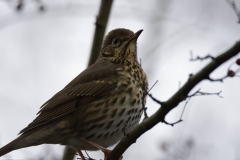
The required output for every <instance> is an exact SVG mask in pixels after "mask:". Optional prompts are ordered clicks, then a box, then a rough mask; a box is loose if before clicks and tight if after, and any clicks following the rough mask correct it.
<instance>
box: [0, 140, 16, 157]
mask: <svg viewBox="0 0 240 160" xmlns="http://www.w3.org/2000/svg"><path fill="white" fill-rule="evenodd" d="M20 137H21V136H20ZM18 142H19V137H18V138H16V139H15V140H13V141H12V142H10V143H8V144H7V145H5V146H3V147H2V148H0V157H1V156H3V155H5V154H7V153H9V152H11V151H13V150H16V149H19V147H17V145H16V144H18ZM20 148H21V147H20Z"/></svg>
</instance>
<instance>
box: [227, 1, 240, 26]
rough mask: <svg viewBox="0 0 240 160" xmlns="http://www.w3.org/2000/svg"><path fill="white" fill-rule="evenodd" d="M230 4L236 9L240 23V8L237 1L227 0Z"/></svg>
mask: <svg viewBox="0 0 240 160" xmlns="http://www.w3.org/2000/svg"><path fill="white" fill-rule="evenodd" d="M227 2H228V4H229V5H230V7H231V8H232V9H233V10H234V12H235V13H236V15H237V18H238V21H237V22H238V23H240V10H239V9H238V7H237V5H236V2H235V0H232V1H231V0H227Z"/></svg>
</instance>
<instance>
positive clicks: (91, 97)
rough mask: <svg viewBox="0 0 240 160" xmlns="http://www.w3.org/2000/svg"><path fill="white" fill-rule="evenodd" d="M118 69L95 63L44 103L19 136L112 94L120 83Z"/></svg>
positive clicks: (108, 63) (114, 66)
mask: <svg viewBox="0 0 240 160" xmlns="http://www.w3.org/2000/svg"><path fill="white" fill-rule="evenodd" d="M109 65H110V66H109ZM109 67H110V69H109ZM116 68H117V67H116V65H114V64H111V63H110V62H104V63H103V62H102V63H101V65H100V64H99V63H95V64H94V65H92V66H90V67H89V68H87V69H86V70H85V71H83V72H82V73H80V74H79V75H78V76H77V77H76V78H75V79H73V80H72V81H71V82H70V83H69V84H68V85H67V86H66V87H65V88H64V89H63V90H61V91H60V92H58V93H57V94H55V95H54V96H53V97H52V98H51V99H49V100H48V101H47V102H46V103H44V104H43V105H42V107H41V109H40V111H39V112H38V114H39V115H38V117H36V118H35V119H34V120H33V122H31V123H30V124H29V125H28V126H27V127H26V128H24V129H23V130H21V131H20V133H19V134H22V133H25V132H27V131H29V130H32V129H33V128H36V127H39V126H42V125H44V124H48V123H49V122H52V121H55V120H58V119H59V118H62V117H63V116H66V115H68V114H70V113H72V112H74V111H76V110H77V109H79V108H81V107H84V106H85V105H86V104H89V103H91V102H93V101H95V100H97V99H99V98H100V97H102V96H104V95H107V94H110V93H112V92H113V91H114V90H115V89H116V88H117V83H118V79H117V77H116V74H117V73H116ZM110 77H111V78H110ZM76 103H77V105H76Z"/></svg>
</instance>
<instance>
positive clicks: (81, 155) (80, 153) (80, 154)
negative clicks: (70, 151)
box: [77, 150, 86, 160]
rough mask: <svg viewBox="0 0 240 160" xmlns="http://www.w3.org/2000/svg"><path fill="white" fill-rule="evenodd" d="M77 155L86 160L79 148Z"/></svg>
mask: <svg viewBox="0 0 240 160" xmlns="http://www.w3.org/2000/svg"><path fill="white" fill-rule="evenodd" d="M77 152H78V154H79V156H80V157H81V159H82V160H86V158H85V157H84V155H83V153H82V151H81V150H77Z"/></svg>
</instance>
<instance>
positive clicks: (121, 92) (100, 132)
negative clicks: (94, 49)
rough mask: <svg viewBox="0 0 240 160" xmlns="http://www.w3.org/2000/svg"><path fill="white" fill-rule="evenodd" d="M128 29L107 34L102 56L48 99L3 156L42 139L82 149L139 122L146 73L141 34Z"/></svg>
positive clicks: (109, 140)
mask: <svg viewBox="0 0 240 160" xmlns="http://www.w3.org/2000/svg"><path fill="white" fill-rule="evenodd" d="M141 32H142V30H140V31H138V32H136V33H135V34H134V33H133V32H132V31H130V30H128V29H115V30H112V31H111V32H109V33H108V35H107V36H106V38H105V40H104V42H103V46H102V49H101V52H100V55H99V57H98V59H97V61H96V62H95V63H94V64H93V65H91V66H90V67H88V68H87V69H86V70H84V71H83V72H82V73H80V74H79V75H78V76H77V77H76V78H74V79H73V80H72V81H71V82H70V83H69V84H68V85H67V86H66V87H65V88H63V89H62V90H61V91H59V92H58V93H56V94H55V95H54V96H53V97H52V98H51V99H49V100H48V101H47V102H46V103H44V104H43V105H42V106H41V108H40V111H39V112H38V116H37V117H36V119H34V120H33V122H31V123H30V124H29V125H28V126H27V127H26V128H24V129H23V130H21V131H20V134H21V135H20V136H19V137H18V138H16V139H15V140H13V141H12V142H10V143H9V144H7V145H6V146H4V147H2V148H1V149H0V156H2V155H4V154H6V153H8V152H11V151H13V150H16V149H20V148H24V147H29V146H35V145H40V144H44V143H45V144H62V145H67V146H71V147H74V148H75V149H76V150H78V151H79V153H80V156H81V157H82V159H84V157H83V156H82V155H81V152H80V150H98V149H101V150H102V151H104V152H105V153H106V154H107V153H108V150H107V149H104V148H107V147H109V146H111V145H114V144H116V143H117V142H118V141H119V140H121V138H122V137H123V136H124V135H125V133H127V132H128V131H129V130H131V129H132V128H133V127H134V126H136V125H137V124H138V123H139V120H140V117H141V115H142V112H143V108H144V106H145V103H146V95H147V89H148V81H147V77H146V75H145V73H144V71H143V69H142V68H141V66H140V64H139V63H138V59H137V47H136V43H137V39H138V37H139V35H140V34H141Z"/></svg>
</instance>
